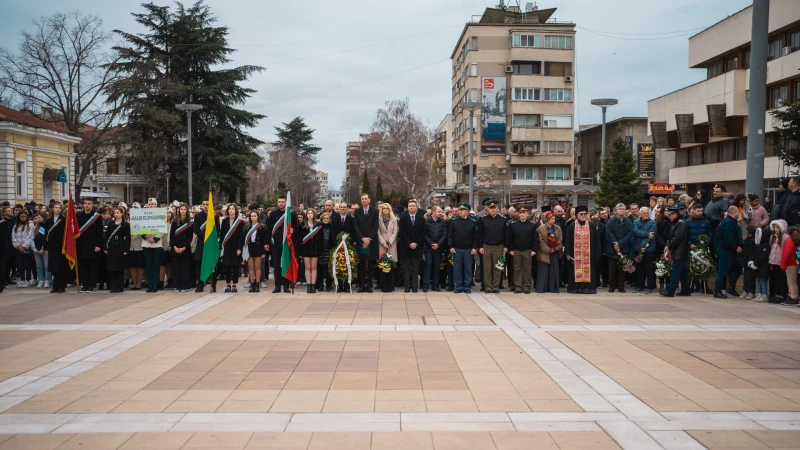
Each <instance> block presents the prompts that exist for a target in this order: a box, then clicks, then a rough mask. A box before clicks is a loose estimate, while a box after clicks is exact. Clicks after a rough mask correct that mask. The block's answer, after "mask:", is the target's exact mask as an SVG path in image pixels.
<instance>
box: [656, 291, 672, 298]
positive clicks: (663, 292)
mask: <svg viewBox="0 0 800 450" xmlns="http://www.w3.org/2000/svg"><path fill="white" fill-rule="evenodd" d="M658 293H659V294H661V295H663V296H664V297H675V294H670V293H669V292H667V291H666V290H665V289H661V290H660V291H658Z"/></svg>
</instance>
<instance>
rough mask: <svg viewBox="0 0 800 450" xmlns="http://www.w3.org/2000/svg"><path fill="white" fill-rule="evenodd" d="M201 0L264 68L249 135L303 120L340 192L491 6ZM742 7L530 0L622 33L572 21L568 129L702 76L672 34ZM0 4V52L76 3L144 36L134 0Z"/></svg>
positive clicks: (735, 1)
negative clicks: (363, 146) (370, 144)
mask: <svg viewBox="0 0 800 450" xmlns="http://www.w3.org/2000/svg"><path fill="white" fill-rule="evenodd" d="M155 3H157V4H161V5H166V4H171V2H167V1H163V0H157V1H156V2H155ZM189 3H191V2H187V3H186V4H189ZM207 3H208V4H210V5H211V6H212V8H213V11H214V12H215V13H216V15H217V16H218V24H219V25H225V26H227V27H228V28H229V29H230V35H229V42H230V44H231V45H232V47H234V48H236V49H237V50H238V51H237V52H236V53H235V54H234V55H233V62H232V64H234V65H244V64H253V65H260V66H264V67H266V69H267V70H266V71H264V72H262V73H261V74H259V75H256V76H254V77H253V78H252V79H251V80H250V81H249V82H248V83H247V85H248V86H249V87H251V88H254V89H256V90H257V91H258V92H257V93H256V95H255V96H254V97H253V98H252V99H251V100H250V101H249V102H248V107H249V108H250V109H252V110H254V111H257V112H259V113H262V114H265V115H267V116H268V117H267V118H266V119H264V120H262V121H261V123H260V124H259V126H258V127H256V128H255V129H253V130H250V132H251V133H252V134H253V135H254V136H256V137H257V138H259V139H261V140H264V141H271V140H273V139H274V129H273V127H274V126H276V125H279V124H280V123H281V122H289V121H290V120H291V119H292V118H294V117H296V116H302V117H304V118H305V120H306V123H307V124H308V125H309V126H311V127H312V128H314V129H316V133H315V143H316V144H317V145H319V146H320V147H322V151H321V152H320V154H319V164H318V168H319V169H320V170H323V171H326V172H328V173H329V174H330V178H329V179H330V180H331V183H330V186H331V188H332V189H338V188H339V186H340V184H341V182H342V180H343V178H344V172H345V144H346V142H347V141H349V140H354V139H357V137H358V134H359V133H362V132H366V131H368V129H369V127H370V125H371V124H372V120H373V118H374V115H375V111H376V109H377V108H379V107H381V106H383V104H384V102H385V101H387V100H392V99H402V98H408V99H409V100H410V102H411V108H412V110H413V111H414V112H415V113H417V114H418V115H420V116H421V117H422V118H423V119H424V120H425V121H426V122H427V123H428V124H429V125H430V126H431V127H435V126H437V125H438V124H439V122H441V120H442V118H443V117H444V115H445V114H447V112H448V111H449V110H450V109H451V108H450V101H451V98H450V97H451V68H450V67H451V65H450V62H449V57H450V53H451V52H452V50H453V48H454V47H455V45H456V43H457V42H456V40H457V39H458V37H459V35H460V33H461V30H462V28H463V26H464V23H465V22H467V21H468V20H470V17H471V16H472V15H480V14H482V13H483V11H484V9H485V8H486V7H493V6H495V5H496V4H497V1H496V0H428V1H424V0H402V1H396V2H390V1H380V2H366V1H360V2H357V1H353V0H335V1H330V0H328V1H322V0H311V1H307V2H287V1H275V0H269V1H258V0H208V1H207ZM521 3H522V5H523V7H524V3H525V2H524V1H523V2H521ZM751 3H752V2H751V1H750V0H703V1H702V2H697V1H695V0H672V1H669V2H666V1H654V0H647V1H641V0H614V1H608V2H598V1H596V0H570V1H565V0H552V1H539V2H538V6H539V7H540V8H542V9H544V8H550V7H556V8H558V10H557V11H556V13H555V14H554V15H553V17H554V18H555V19H557V20H558V21H571V22H573V23H575V24H576V25H577V26H578V27H583V28H586V29H589V30H594V31H600V32H614V33H629V34H630V35H629V36H621V35H617V37H618V38H611V37H605V36H602V35H600V34H597V33H593V32H591V31H588V30H586V29H582V28H578V30H577V31H578V34H577V37H576V42H575V44H576V50H577V56H576V59H577V61H576V75H577V78H576V83H575V85H574V87H575V89H576V92H575V98H576V108H575V116H576V117H575V124H576V126H577V125H581V124H590V123H599V121H600V109H599V108H597V107H594V106H591V105H590V104H589V100H591V99H592V98H597V97H614V98H617V99H619V105H618V106H615V107H613V108H611V109H610V110H609V115H608V119H609V120H613V119H615V118H617V117H621V116H645V115H646V114H647V100H649V99H652V98H654V97H658V96H660V95H663V94H666V93H668V92H671V91H673V90H675V89H679V88H681V87H684V86H686V85H689V84H692V83H694V82H697V81H699V80H701V79H703V78H704V77H705V73H704V71H702V70H693V69H688V68H687V59H688V56H687V55H688V41H687V39H688V37H689V36H690V35H691V34H693V33H694V32H695V31H689V34H686V33H671V32H675V31H681V30H692V29H695V28H701V27H707V26H709V25H712V24H714V23H716V22H718V21H720V20H722V19H724V18H725V17H726V16H728V15H730V14H733V13H735V12H736V11H739V10H740V9H742V8H744V7H746V6H747V5H749V4H751ZM514 4H516V3H514ZM2 9H3V14H2V15H0V46H3V47H12V48H16V45H17V42H18V39H19V31H20V30H21V29H22V28H26V27H27V28H30V23H31V21H32V20H33V19H35V18H37V17H39V16H41V15H43V14H44V15H49V14H52V13H56V12H69V11H73V10H76V9H77V10H80V11H82V12H84V13H91V14H96V15H99V16H100V17H101V18H102V19H103V21H104V25H105V27H106V28H107V29H108V30H112V29H122V30H125V31H127V32H132V33H136V32H140V31H142V30H140V29H139V28H138V27H137V24H136V23H135V22H134V21H133V19H132V17H131V15H130V13H131V12H134V11H136V12H141V11H142V8H141V7H140V6H139V2H137V1H122V0H25V1H22V0H7V1H4V2H3V6H2ZM654 33H660V34H654ZM667 33H670V34H667ZM665 37H670V38H669V39H664V38H665ZM634 39H635V40H634Z"/></svg>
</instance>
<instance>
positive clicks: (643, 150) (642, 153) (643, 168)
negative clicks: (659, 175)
mask: <svg viewBox="0 0 800 450" xmlns="http://www.w3.org/2000/svg"><path fill="white" fill-rule="evenodd" d="M636 159H637V161H639V178H655V176H656V151H655V147H653V144H639V145H638V150H637V157H636Z"/></svg>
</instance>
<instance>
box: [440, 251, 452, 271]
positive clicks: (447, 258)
mask: <svg viewBox="0 0 800 450" xmlns="http://www.w3.org/2000/svg"><path fill="white" fill-rule="evenodd" d="M448 262H449V263H450V264H451V265H452V264H453V256H452V255H451V254H450V252H447V253H445V254H444V256H442V262H440V263H439V270H442V269H444V268H446V267H447V263H448Z"/></svg>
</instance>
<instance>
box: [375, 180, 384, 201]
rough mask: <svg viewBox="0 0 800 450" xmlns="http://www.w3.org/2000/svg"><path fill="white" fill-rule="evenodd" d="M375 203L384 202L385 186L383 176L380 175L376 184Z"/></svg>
mask: <svg viewBox="0 0 800 450" xmlns="http://www.w3.org/2000/svg"><path fill="white" fill-rule="evenodd" d="M375 201H376V202H382V201H383V185H382V184H381V176H380V175H378V181H376V182H375Z"/></svg>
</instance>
